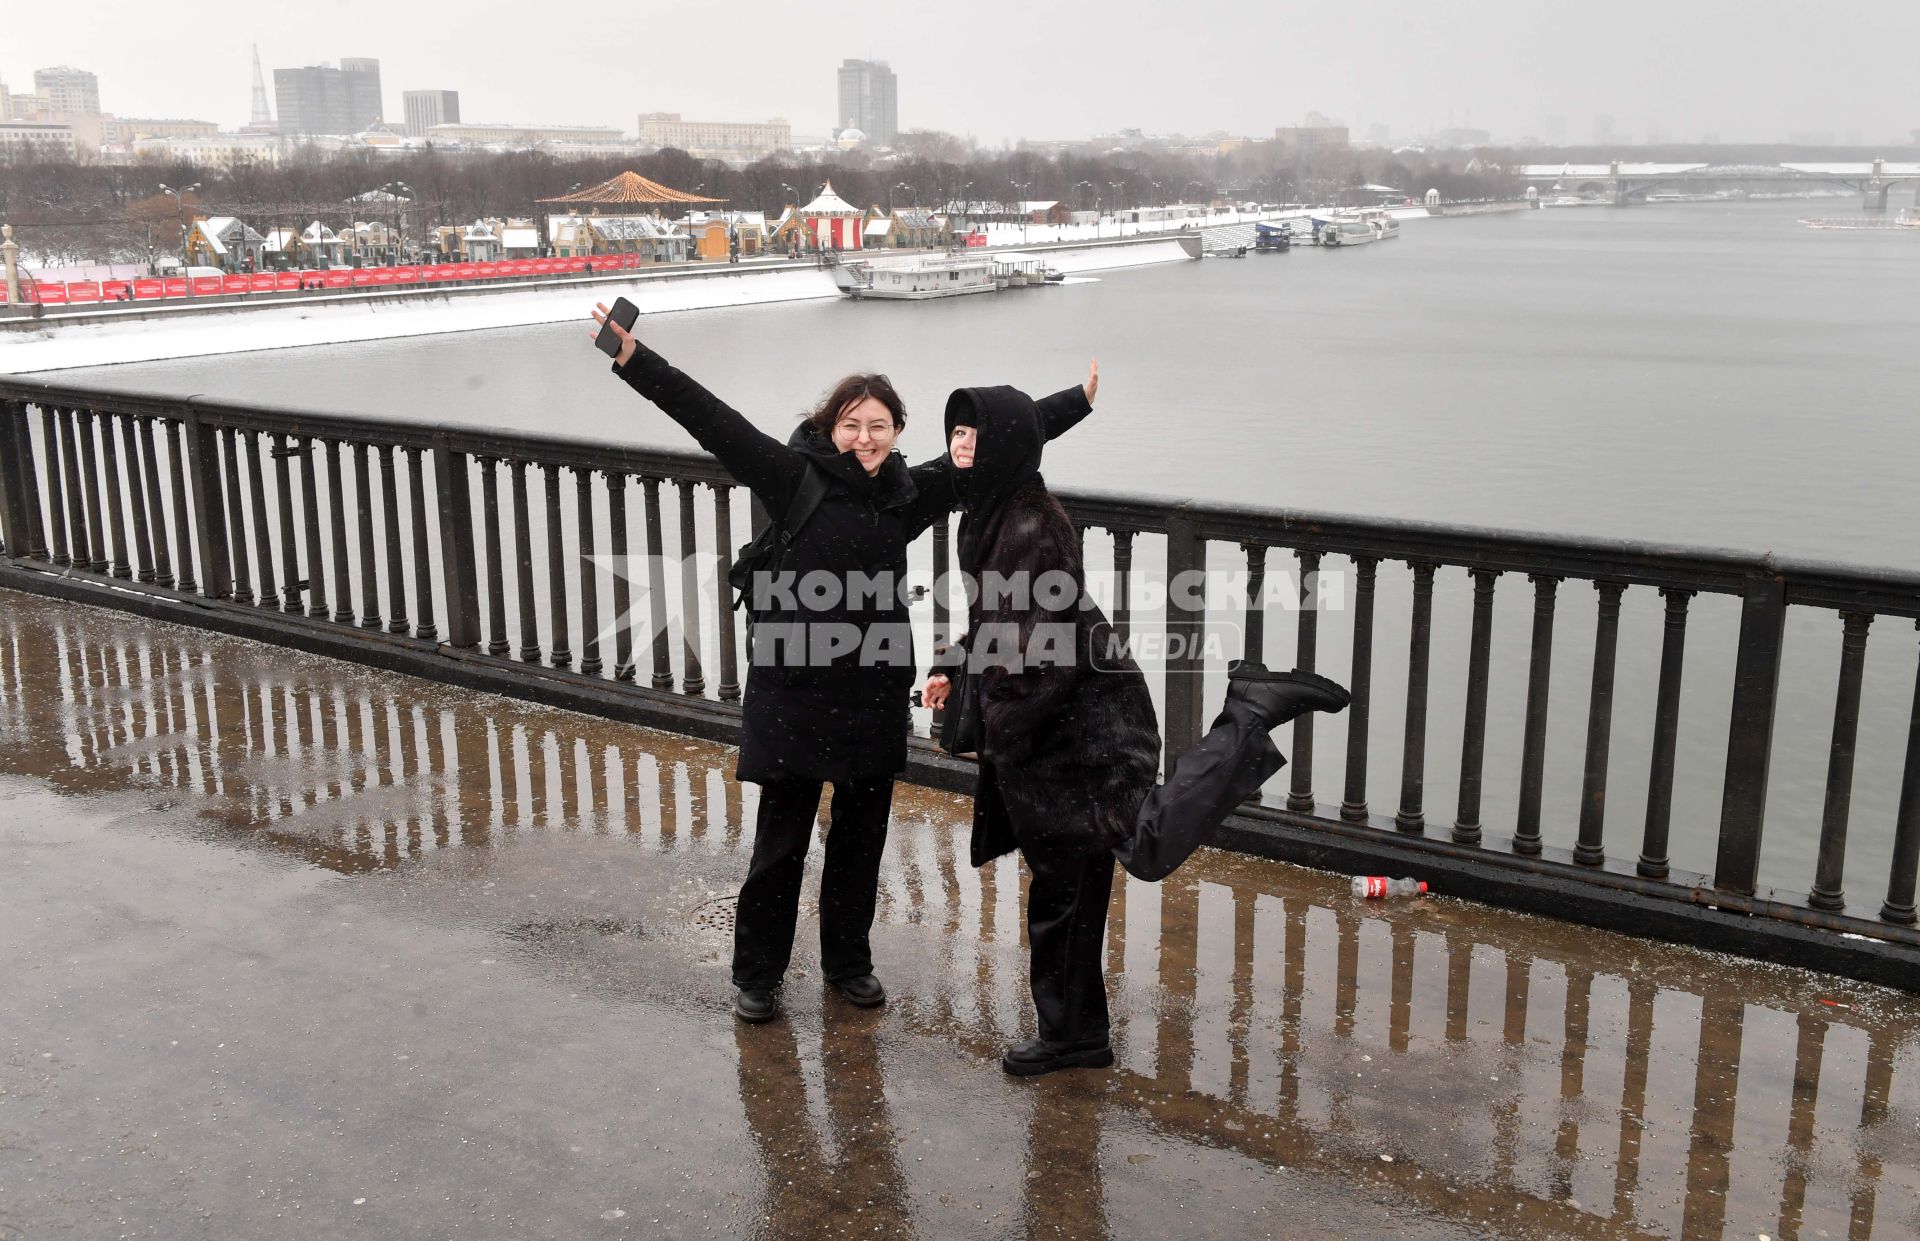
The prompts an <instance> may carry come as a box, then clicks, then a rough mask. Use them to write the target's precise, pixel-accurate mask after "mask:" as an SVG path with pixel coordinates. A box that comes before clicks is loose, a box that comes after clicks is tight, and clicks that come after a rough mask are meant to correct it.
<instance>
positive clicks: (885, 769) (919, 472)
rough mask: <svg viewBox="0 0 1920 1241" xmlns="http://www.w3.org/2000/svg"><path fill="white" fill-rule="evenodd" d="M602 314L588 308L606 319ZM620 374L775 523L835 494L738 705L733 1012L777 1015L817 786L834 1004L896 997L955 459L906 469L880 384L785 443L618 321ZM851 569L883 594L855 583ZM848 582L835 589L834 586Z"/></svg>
mask: <svg viewBox="0 0 1920 1241" xmlns="http://www.w3.org/2000/svg"><path fill="white" fill-rule="evenodd" d="M605 316H606V307H604V306H602V307H600V308H599V310H598V311H597V312H596V313H595V315H594V319H595V321H596V322H597V323H604V322H605ZM612 330H613V331H614V332H615V333H617V334H618V335H619V337H620V339H621V350H620V353H619V354H618V355H617V356H616V357H615V360H614V365H613V371H614V373H615V374H616V375H618V376H619V377H620V378H622V379H624V380H625V381H626V382H627V383H628V385H630V386H631V387H632V388H633V389H634V390H635V391H636V392H638V393H640V395H642V396H644V397H646V398H647V399H648V400H650V401H652V402H653V403H654V404H655V405H657V406H659V408H660V409H661V411H662V412H664V413H665V414H666V415H667V416H668V417H670V418H672V419H673V420H674V421H675V422H677V423H679V424H680V425H681V426H682V427H685V428H686V429H687V431H688V432H689V433H691V434H692V435H693V437H694V439H696V440H698V441H699V443H700V446H701V447H702V448H705V449H706V450H707V451H708V452H710V453H712V454H713V455H714V456H715V457H716V458H718V459H719V461H720V464H721V465H722V466H724V467H726V470H727V472H728V473H729V474H731V475H733V477H734V478H735V479H736V480H738V481H739V482H740V484H741V485H742V486H745V487H746V488H748V489H749V490H750V491H752V492H753V494H754V496H755V497H756V498H757V499H758V500H759V501H760V503H761V504H762V505H763V506H764V507H765V509H766V511H767V513H768V515H769V517H770V519H771V520H773V521H774V522H776V523H778V522H780V521H781V519H782V517H783V516H784V515H785V514H786V513H787V511H788V509H789V508H790V507H791V506H792V504H793V501H794V498H795V496H796V495H798V494H799V493H800V491H801V487H802V482H803V480H804V479H806V478H807V476H808V474H809V473H810V472H812V471H818V472H819V474H820V475H823V476H824V477H825V480H826V484H827V485H826V488H825V492H824V494H823V495H822V497H821V498H820V500H819V504H818V507H817V508H816V509H814V511H813V513H812V515H811V517H810V518H809V519H808V520H807V522H806V524H805V525H804V526H803V527H801V529H800V531H799V533H798V534H797V536H796V537H795V539H794V542H793V544H792V546H791V547H790V548H789V549H788V551H787V555H786V558H785V563H784V566H783V568H784V569H785V570H786V571H789V572H792V573H793V574H795V575H796V579H797V583H806V582H809V581H813V582H817V583H821V584H824V585H825V586H827V587H828V588H829V589H828V590H827V591H825V592H824V593H821V594H810V593H809V592H808V591H806V590H799V589H796V590H793V591H791V592H790V593H783V594H780V595H778V596H776V597H775V599H774V604H775V606H774V607H773V609H772V611H771V612H761V613H759V614H758V617H757V620H756V623H755V624H754V626H753V628H754V636H753V640H752V642H751V643H750V650H749V662H748V669H747V682H746V687H745V693H744V695H743V697H742V702H741V707H742V716H743V720H742V722H743V735H742V738H741V743H740V760H739V766H738V769H737V771H736V775H737V778H739V779H740V780H742V781H746V782H750V783H755V784H758V785H760V786H761V792H760V808H759V814H758V818H757V820H756V822H755V825H754V844H753V860H752V862H751V864H750V866H749V869H748V872H747V878H746V881H745V883H743V884H742V885H741V888H740V900H739V906H738V909H737V913H736V917H735V923H734V952H733V982H734V986H735V987H736V988H738V993H737V995H736V996H735V1000H734V1011H735V1013H736V1015H738V1016H739V1017H740V1018H741V1019H742V1020H745V1021H767V1020H771V1019H772V1018H773V1017H774V1016H776V1015H777V1014H778V1012H779V1006H778V1003H777V1002H776V1001H775V999H774V995H773V991H774V988H776V987H777V986H779V984H780V981H781V979H782V977H783V976H784V975H785V973H786V970H787V965H788V962H789V959H790V958H791V956H792V951H793V936H794V927H795V923H796V921H797V919H798V916H799V907H800V884H801V878H802V876H803V874H804V872H805V867H806V856H807V849H808V846H809V844H810V842H811V838H812V834H813V823H814V815H815V812H816V811H817V810H818V808H819V805H820V793H821V787H822V785H824V784H831V785H833V803H832V808H831V811H830V818H829V826H828V830H827V834H826V862H825V865H824V869H823V872H822V876H821V885H820V966H821V973H822V974H823V975H824V976H825V978H826V980H827V981H828V982H830V983H832V984H833V985H834V987H835V988H836V989H837V990H838V991H839V992H840V994H841V995H843V996H844V997H846V998H847V999H848V1000H849V1001H851V1002H852V1003H855V1004H858V1005H861V1006H863V1007H871V1006H873V1005H877V1004H881V1003H884V1002H885V999H886V992H885V990H884V989H883V988H882V987H881V985H880V982H879V980H878V979H877V978H875V977H874V973H873V957H872V952H871V949H870V947H869V942H868V939H869V933H870V932H871V930H872V926H873V915H874V903H875V898H876V896H877V893H878V888H879V875H880V857H881V853H882V851H883V849H884V847H885V845H886V839H887V818H888V814H889V811H890V809H891V806H892V802H893V781H894V777H895V776H897V775H899V774H900V772H902V771H904V770H905V769H906V764H907V735H908V731H909V725H910V722H911V720H910V715H909V712H910V710H911V706H910V702H909V696H910V694H911V692H912V688H913V682H914V659H913V640H912V632H911V629H910V626H909V623H908V616H907V606H906V602H905V600H904V597H903V596H904V593H905V592H904V590H903V589H902V587H903V585H904V583H905V581H906V576H907V545H908V544H909V543H911V542H912V541H913V540H914V539H915V538H917V537H919V535H920V534H921V533H922V532H924V531H925V530H926V529H927V528H928V527H929V526H931V525H932V524H933V523H934V522H935V521H937V520H940V519H941V518H943V517H945V515H946V514H947V513H948V512H950V511H951V510H952V509H953V508H955V507H957V505H958V495H957V492H956V490H955V486H954V483H953V468H952V463H951V462H950V461H948V459H947V458H946V457H944V456H943V457H941V458H939V459H938V460H935V461H932V462H928V463H926V464H923V465H920V466H917V467H914V468H913V469H911V470H909V469H908V468H907V465H906V462H905V460H904V458H902V457H901V456H900V455H899V453H897V452H895V451H894V449H893V443H894V439H895V437H896V436H897V435H898V433H899V431H900V429H901V427H903V426H904V425H905V424H906V410H905V407H904V406H903V405H902V403H901V401H900V398H899V396H898V395H897V394H896V393H895V392H894V390H893V385H892V384H890V383H888V382H887V379H886V377H885V376H881V375H854V376H849V377H848V378H847V379H844V380H842V381H841V382H840V383H839V384H838V385H837V386H836V387H835V388H834V390H833V392H832V393H830V394H829V395H828V397H827V399H826V400H825V401H823V402H822V403H821V404H820V406H819V407H818V408H817V409H815V410H814V412H813V414H812V415H811V416H810V417H809V418H808V419H807V420H806V421H805V422H803V423H801V425H800V426H799V427H798V428H796V429H795V431H794V433H793V435H792V436H791V437H790V438H789V439H788V441H787V442H786V443H782V442H781V441H779V440H777V439H775V438H774V437H772V436H770V435H768V434H766V433H765V432H764V431H761V430H760V429H759V428H757V427H755V426H754V425H753V424H752V423H751V422H749V421H747V419H746V418H744V417H742V416H741V415H740V414H739V413H738V412H736V411H735V410H733V409H731V408H730V407H728V406H727V404H726V403H725V402H723V401H721V400H720V399H719V398H718V397H716V396H714V395H713V393H711V392H709V391H707V390H706V389H705V388H704V387H702V386H701V385H700V384H699V383H697V382H695V381H694V380H693V379H692V378H690V377H689V376H688V375H686V374H685V373H684V372H682V371H680V370H678V369H676V368H675V367H673V366H672V365H671V364H669V363H668V362H667V360H666V359H664V358H662V357H661V356H660V355H659V354H657V353H655V352H654V351H653V350H651V349H649V348H647V347H646V346H645V345H643V344H641V343H640V342H639V341H638V340H637V339H636V338H634V337H633V335H632V334H631V333H630V332H627V331H625V330H622V329H621V328H620V327H619V325H618V324H613V325H612ZM1097 385H1098V376H1097V372H1095V373H1093V374H1090V375H1089V377H1088V381H1087V384H1086V385H1085V387H1075V388H1070V389H1067V390H1066V391H1064V392H1060V393H1058V394H1056V395H1054V396H1052V397H1049V398H1047V400H1046V401H1045V402H1042V403H1041V406H1039V407H1037V410H1036V416H1037V417H1038V418H1040V419H1042V420H1043V421H1044V424H1045V425H1046V426H1047V428H1048V429H1049V430H1050V431H1051V432H1052V433H1054V434H1058V433H1059V432H1061V431H1064V430H1066V429H1067V428H1069V427H1071V426H1073V425H1074V424H1075V423H1077V422H1079V421H1080V419H1081V418H1084V417H1085V416H1086V415H1087V414H1088V413H1089V412H1091V410H1092V397H1093V393H1094V390H1095V389H1096V387H1097ZM856 575H859V576H861V577H862V578H863V579H864V582H865V583H868V584H871V583H873V582H878V583H880V584H881V586H882V588H881V589H878V590H871V589H867V590H861V591H858V592H856V591H854V590H851V589H848V587H849V586H851V585H852V584H853V580H854V579H855V577H856ZM835 587H837V588H838V589H833V588H835Z"/></svg>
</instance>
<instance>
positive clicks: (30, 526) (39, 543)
mask: <svg viewBox="0 0 1920 1241" xmlns="http://www.w3.org/2000/svg"><path fill="white" fill-rule="evenodd" d="M5 416H6V417H7V418H9V419H10V420H11V421H12V423H13V434H14V440H15V443H16V444H18V446H19V449H20V458H19V473H18V474H17V475H15V477H16V479H17V480H18V482H19V487H20V496H19V501H18V505H17V507H16V510H15V516H16V517H17V518H18V519H19V520H20V521H22V522H24V524H25V525H26V532H25V538H24V540H23V542H22V543H21V545H20V546H21V547H24V548H25V549H26V552H25V554H26V555H28V556H31V557H32V558H33V559H35V560H39V561H45V560H46V559H47V533H46V523H45V520H44V518H43V517H42V515H41V511H40V472H39V469H38V454H36V453H35V452H34V451H33V420H32V419H31V418H30V417H29V416H28V415H27V407H26V405H25V403H21V404H17V405H13V406H10V407H7V408H6V412H5ZM45 447H46V451H47V452H48V453H49V454H50V453H51V452H52V451H53V446H52V445H51V444H48V445H46V446H45ZM48 459H49V460H51V457H49V458H48ZM129 463H131V458H129ZM129 472H131V471H129ZM9 554H10V555H15V556H18V555H20V554H21V551H20V549H19V548H15V549H14V550H13V551H12V552H10V553H9Z"/></svg>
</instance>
